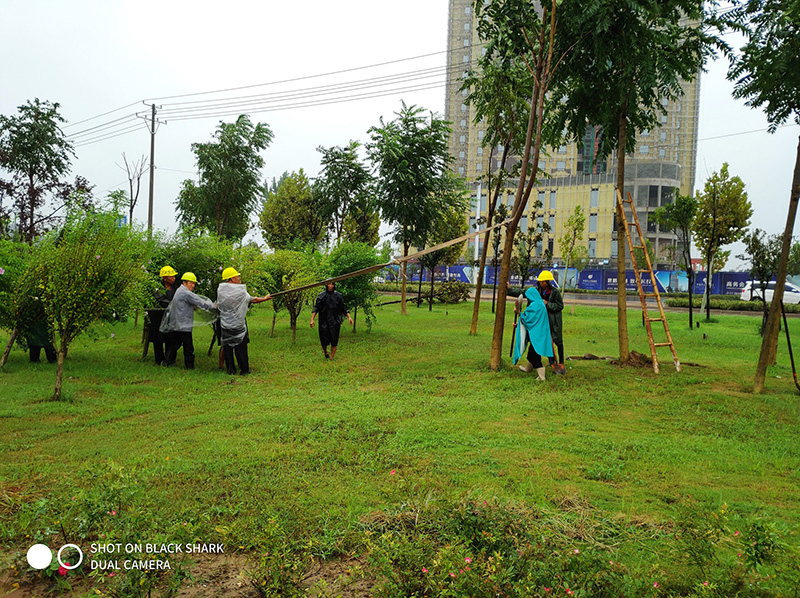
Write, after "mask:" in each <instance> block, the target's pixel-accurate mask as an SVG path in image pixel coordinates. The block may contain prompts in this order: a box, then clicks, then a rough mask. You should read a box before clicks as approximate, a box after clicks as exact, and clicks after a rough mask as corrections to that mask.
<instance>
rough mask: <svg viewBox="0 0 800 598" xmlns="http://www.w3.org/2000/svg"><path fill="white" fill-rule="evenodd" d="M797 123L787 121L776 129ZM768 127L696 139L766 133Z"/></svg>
mask: <svg viewBox="0 0 800 598" xmlns="http://www.w3.org/2000/svg"><path fill="white" fill-rule="evenodd" d="M795 126H797V123H787V124H785V125H778V126H777V127H775V128H776V129H783V128H785V127H795ZM767 132H768V129H753V130H752V131H739V132H738V133H727V134H725V135H715V136H714V137H703V138H702V139H698V141H710V140H712V139H724V138H725V137H736V136H737V135H749V134H750V133H767Z"/></svg>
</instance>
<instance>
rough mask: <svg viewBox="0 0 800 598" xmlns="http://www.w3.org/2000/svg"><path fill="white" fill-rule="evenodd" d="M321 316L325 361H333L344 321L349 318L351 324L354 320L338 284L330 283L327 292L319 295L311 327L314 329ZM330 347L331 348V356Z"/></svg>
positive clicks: (320, 329) (321, 336)
mask: <svg viewBox="0 0 800 598" xmlns="http://www.w3.org/2000/svg"><path fill="white" fill-rule="evenodd" d="M317 314H319V342H320V343H321V344H322V352H323V353H325V359H333V356H334V355H336V347H337V345H338V344H339V330H340V329H341V328H342V319H343V318H344V316H347V319H348V320H349V321H350V324H351V325H352V324H353V318H351V317H350V311H349V310H348V309H347V307H346V306H345V304H344V297H342V294H341V293H340V292H339V291H337V290H336V284H335V283H333V282H329V283H328V284H326V285H325V290H324V291H322V292H321V293H320V294H319V295H317V300H316V302H315V303H314V309H313V310H311V327H312V328H313V327H314V316H316V315H317ZM328 345H330V346H331V352H330V355H329V354H328Z"/></svg>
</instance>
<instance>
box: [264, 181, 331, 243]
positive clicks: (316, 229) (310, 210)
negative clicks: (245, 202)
mask: <svg viewBox="0 0 800 598" xmlns="http://www.w3.org/2000/svg"><path fill="white" fill-rule="evenodd" d="M259 225H260V226H261V235H262V236H263V237H264V241H266V242H267V245H269V246H270V247H272V248H273V249H286V248H288V247H290V246H292V245H295V244H296V243H298V242H299V243H300V244H301V245H305V244H308V243H311V244H312V245H316V244H317V243H319V242H320V241H322V239H323V238H324V236H325V222H324V221H323V219H322V218H321V217H320V210H319V205H318V204H317V202H316V197H315V195H314V192H313V190H312V188H311V183H310V182H309V180H308V177H307V176H306V174H305V172H303V169H302V168H301V169H300V171H299V172H293V173H292V174H290V175H288V176H287V177H285V178H283V177H282V179H281V183H280V186H278V189H277V190H276V191H275V192H274V193H270V194H269V195H267V198H266V200H264V206H263V208H262V209H261V214H260V215H259Z"/></svg>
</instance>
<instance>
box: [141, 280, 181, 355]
mask: <svg viewBox="0 0 800 598" xmlns="http://www.w3.org/2000/svg"><path fill="white" fill-rule="evenodd" d="M158 275H159V277H161V284H162V286H163V287H164V290H163V291H161V290H160V289H159V291H158V292H156V293H154V298H155V303H156V305H157V306H158V309H149V310H147V319H148V324H147V327H148V330H147V339H148V342H150V343H153V354H154V356H155V358H156V365H162V364H163V363H164V343H165V341H166V336H165V335H163V334H161V331H160V330H159V328H160V327H161V319H162V318H163V317H164V310H165V309H167V306H168V305H169V303H170V301H172V297H173V296H174V295H175V291H176V290H177V288H178V285H177V284H175V277H176V276H177V275H178V273H177V272H176V271H175V268H173V267H172V266H164V267H163V268H161V270H160V271H159V273H158Z"/></svg>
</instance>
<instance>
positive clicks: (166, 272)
mask: <svg viewBox="0 0 800 598" xmlns="http://www.w3.org/2000/svg"><path fill="white" fill-rule="evenodd" d="M158 275H159V276H160V277H161V278H164V277H165V276H177V275H178V273H177V272H175V268H173V267H172V266H164V267H163V268H161V270H160V271H159V273H158Z"/></svg>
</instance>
